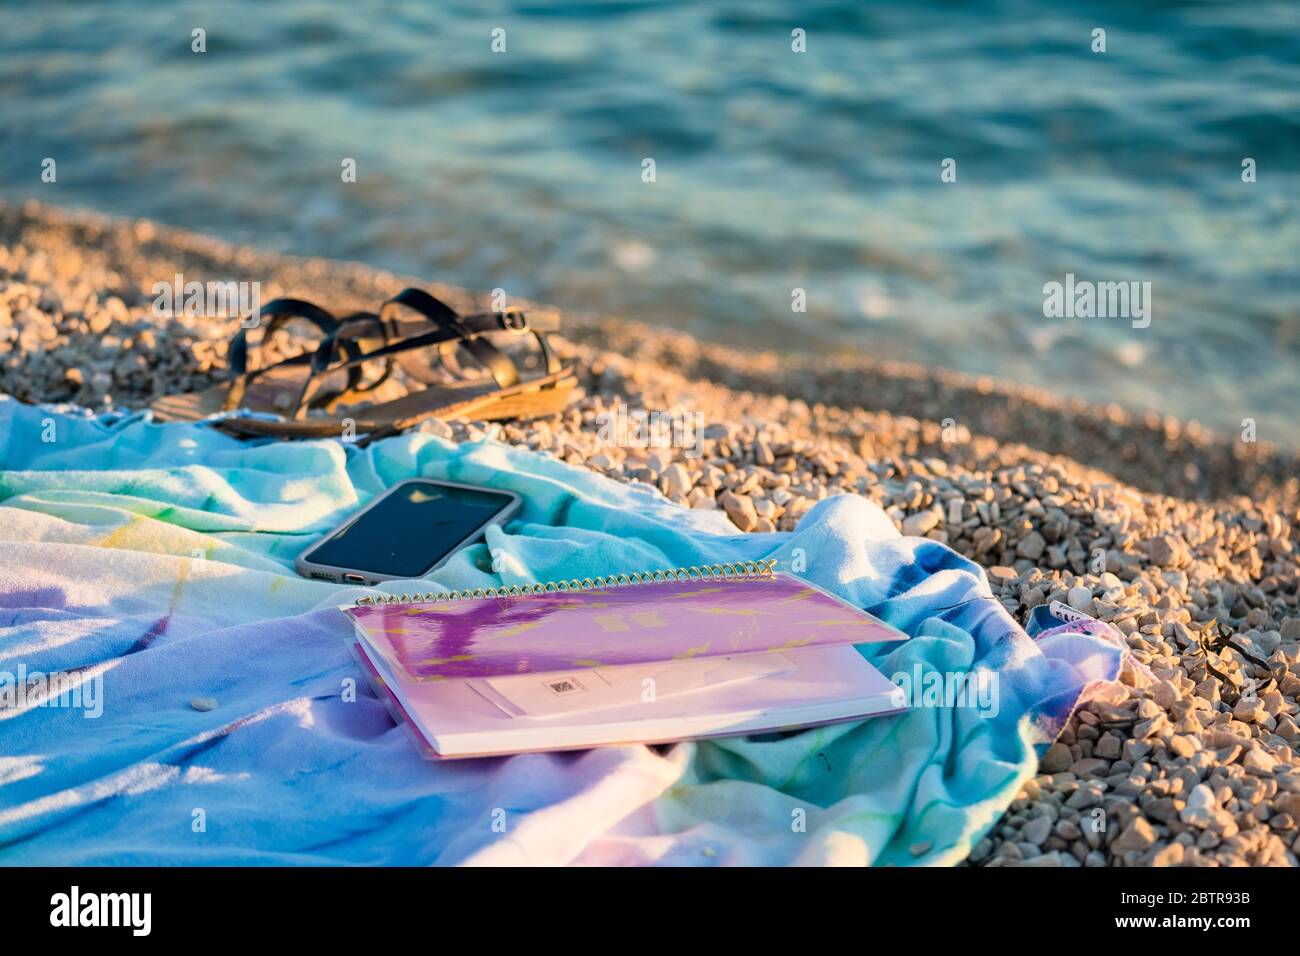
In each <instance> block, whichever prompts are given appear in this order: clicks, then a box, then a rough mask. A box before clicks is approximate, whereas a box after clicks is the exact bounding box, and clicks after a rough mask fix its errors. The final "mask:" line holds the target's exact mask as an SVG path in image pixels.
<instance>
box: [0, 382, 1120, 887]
mask: <svg viewBox="0 0 1300 956" xmlns="http://www.w3.org/2000/svg"><path fill="white" fill-rule="evenodd" d="M417 475H422V476H429V477H434V478H445V479H451V480H456V481H463V482H468V483H472V484H482V485H489V486H495V487H501V488H510V489H512V490H514V491H517V492H519V493H520V494H521V495H522V496H523V498H524V501H525V502H526V504H525V507H524V509H523V511H522V513H521V514H520V516H519V518H518V519H517V520H515V521H513V522H512V523H511V524H510V525H509V527H508V529H507V530H505V531H501V530H497V529H492V530H490V531H489V535H488V541H487V543H486V544H481V545H478V546H475V547H473V548H470V549H469V550H467V551H465V552H463V553H461V554H460V555H458V556H457V557H456V558H455V559H453V560H452V561H451V562H450V563H449V564H448V565H446V566H445V567H444V568H443V569H441V570H439V571H438V572H437V573H436V574H435V575H434V576H433V577H432V579H431V580H432V581H434V582H436V585H437V586H438V587H439V588H446V589H463V588H467V587H484V586H491V585H498V584H502V583H504V584H512V583H523V582H531V581H544V580H550V579H567V578H574V577H587V576H594V575H598V574H610V573H614V572H618V571H625V570H629V569H638V570H639V569H645V568H654V567H673V566H678V565H691V564H700V563H706V562H707V563H711V564H712V563H718V562H731V561H739V560H753V559H758V558H765V557H774V558H777V559H778V560H779V562H780V564H779V566H780V567H782V568H785V569H791V567H792V566H793V567H794V568H796V569H798V570H800V573H802V574H803V575H804V576H806V577H808V578H809V579H811V580H813V581H814V582H816V583H818V584H820V585H822V586H823V587H826V588H828V589H830V590H832V591H834V592H836V593H837V594H840V595H842V596H843V597H845V598H847V599H848V600H850V601H852V602H854V603H855V604H857V605H858V606H860V607H863V608H866V609H867V610H869V611H871V612H873V613H875V614H877V615H878V616H880V617H882V618H884V619H885V620H887V621H889V622H890V623H891V624H894V625H897V626H898V627H900V628H902V629H903V630H904V631H906V632H908V633H909V634H911V635H912V636H913V637H912V640H910V641H908V642H905V643H902V644H892V645H886V646H884V647H882V648H879V649H877V650H875V651H873V652H872V659H873V660H874V661H875V663H876V664H877V666H878V667H880V669H881V670H882V671H883V672H884V673H885V674H886V675H887V676H894V675H902V676H900V677H899V680H900V681H906V682H909V683H908V686H909V687H911V688H912V690H911V692H912V694H913V699H914V703H915V704H916V706H914V707H913V708H912V709H910V710H909V711H908V712H906V713H904V714H901V715H898V716H892V717H884V718H877V719H874V720H869V721H866V722H863V723H849V724H840V725H835V726H830V727H822V728H818V729H812V730H807V731H804V732H801V733H795V734H790V735H785V736H771V737H764V738H736V739H727V740H718V741H707V742H699V743H690V744H680V745H677V746H674V747H669V748H658V749H652V748H648V747H643V746H635V747H621V748H608V749H598V750H591V751H586V752H581V753H557V754H539V755H526V756H518V757H512V758H496V759H486V760H468V761H451V762H446V763H430V762H426V761H424V760H422V759H420V758H419V757H418V756H417V754H416V752H415V750H414V748H413V747H412V746H411V745H410V743H409V742H408V741H407V739H406V737H405V735H404V733H403V732H402V731H401V730H400V729H398V728H396V727H394V725H393V723H392V721H391V720H390V719H389V716H388V713H387V711H386V710H385V709H384V707H383V705H382V704H381V703H380V702H379V701H377V700H376V699H374V698H373V697H372V696H370V695H369V692H368V690H367V689H366V686H365V684H364V682H363V681H362V680H361V679H360V674H359V673H358V671H357V668H356V665H355V664H354V663H353V661H352V659H351V658H350V656H349V655H348V653H347V651H346V650H345V648H344V638H345V637H346V636H347V635H348V633H349V632H350V627H349V625H348V623H347V621H346V620H345V619H344V617H343V615H342V614H341V613H340V612H339V611H338V610H337V608H336V606H337V605H338V604H341V603H344V602H347V601H349V600H351V599H352V598H354V597H356V596H357V595H358V593H359V592H358V591H356V590H355V589H348V588H343V587H339V586H337V585H333V584H328V583H324V582H319V581H309V580H304V579H302V578H300V577H298V576H297V575H296V574H295V573H294V570H293V559H294V557H295V556H296V555H297V554H298V552H299V551H301V550H302V549H303V548H305V547H306V546H307V544H308V543H309V542H311V541H312V540H313V539H314V538H315V536H317V535H319V534H321V533H322V532H324V531H326V530H328V529H329V528H331V527H332V526H333V525H334V524H336V523H337V522H338V521H339V520H340V519H341V518H342V517H343V516H344V515H346V514H348V513H350V512H351V511H353V510H354V509H355V508H357V507H358V506H359V505H361V504H363V503H365V502H366V501H367V500H369V499H370V498H371V497H373V496H374V495H376V494H378V493H379V492H380V491H382V490H383V489H384V488H386V487H388V486H389V485H391V484H393V483H394V482H397V481H400V480H401V479H404V478H410V477H413V476H417ZM489 549H491V550H492V552H495V554H494V555H493V557H495V558H496V566H497V567H498V568H501V569H503V570H501V571H500V572H496V573H494V572H493V571H492V570H491V568H492V566H493V560H492V558H491V557H490V556H489ZM431 586H432V585H430V584H427V583H426V584H422V585H421V586H420V589H421V590H427V589H429V588H430V587H431ZM386 589H388V590H393V591H398V592H400V591H403V590H414V587H413V586H412V585H409V584H408V585H407V586H405V587H404V586H403V585H402V584H401V583H400V582H394V583H392V584H391V585H390V586H389V587H388V588H386ZM1100 630H1104V629H1099V631H1100ZM1122 653H1123V652H1122V649H1121V648H1120V647H1119V646H1117V645H1116V644H1115V643H1113V642H1112V641H1111V640H1108V638H1107V635H1106V634H1105V633H1094V634H1090V633H1069V632H1064V631H1061V632H1057V631H1049V632H1045V633H1044V634H1041V635H1039V637H1038V639H1037V640H1034V639H1031V638H1030V637H1029V636H1028V635H1027V634H1026V633H1025V631H1024V630H1023V629H1022V628H1021V627H1020V626H1019V625H1018V624H1017V623H1016V622H1015V621H1014V620H1013V619H1012V618H1011V617H1010V616H1009V615H1008V614H1007V613H1006V611H1005V610H1004V609H1003V608H1002V606H1001V605H1000V604H999V603H998V602H997V601H995V600H993V599H992V598H991V597H990V594H989V588H988V584H987V582H986V580H985V578H984V575H983V573H982V572H981V570H980V569H979V567H978V566H976V565H975V564H972V563H971V562H970V561H967V560H966V559H964V558H962V557H961V556H959V555H957V554H956V553H954V552H953V551H951V550H949V549H948V548H946V547H943V546H942V545H940V544H937V543H936V542H933V541H929V540H926V539H918V538H904V537H901V536H900V535H899V534H898V532H897V531H896V530H895V528H894V527H893V525H892V524H891V522H890V520H889V519H888V517H887V516H886V515H885V514H884V513H883V512H882V511H881V510H880V509H879V508H877V507H876V506H875V505H873V504H871V503H870V502H868V501H866V500H864V499H862V498H859V497H855V496H848V495H846V496H840V497H836V498H830V499H827V500H825V501H822V502H820V503H819V504H818V505H817V506H816V507H815V508H813V509H812V511H810V512H809V513H808V515H807V516H806V517H805V518H804V520H803V521H802V522H801V523H800V525H799V528H798V530H797V531H795V532H792V533H778V534H738V533H736V531H735V528H734V527H732V526H731V524H730V523H729V522H728V521H727V520H726V518H725V517H724V516H723V515H722V514H721V513H717V512H706V511H699V510H686V509H682V508H679V507H677V506H675V505H673V504H672V503H671V502H669V501H667V500H665V499H664V498H662V497H661V496H660V495H659V494H658V493H657V492H655V491H654V490H652V489H650V488H647V487H645V486H640V485H624V484H618V483H616V482H614V481H611V480H608V479H606V478H604V477H602V476H599V475H596V474H592V473H590V472H587V471H583V470H580V469H577V468H574V467H571V466H569V465H566V464H564V463H562V462H560V461H557V460H556V459H554V458H551V457H548V456H543V455H538V454H533V453H530V452H527V451H521V450H517V449H512V448H509V447H507V446H504V445H501V444H496V443H492V442H481V443H474V444H466V445H460V446H457V445H454V444H452V443H450V442H447V441H445V440H442V439H440V438H436V437H433V436H430V435H426V434H411V435H405V436H400V437H396V438H390V439H388V440H386V441H382V442H378V443H376V444H374V445H373V446H371V447H369V448H366V449H364V450H358V449H355V448H351V447H345V446H344V445H341V444H340V443H338V442H335V441H317V442H304V443H263V444H248V443H244V442H240V441H237V440H236V439H234V438H231V437H228V436H226V435H223V434H221V433H219V432H217V431H214V430H213V429H211V428H208V427H204V426H199V425H183V424H173V425H158V424H153V423H151V422H150V421H148V420H147V417H146V416H144V415H128V416H119V417H116V418H103V417H101V418H91V417H88V416H84V415H79V414H75V413H71V412H61V411H58V410H54V409H50V408H36V407H31V406H25V405H21V404H19V403H18V402H16V401H13V400H11V399H6V398H0V698H3V696H4V695H5V694H8V700H7V706H5V707H4V708H2V709H0V864H125V863H134V864H179V863H191V864H209V863H211V864H261V863H266V864H297V863H303V864H355V863H362V864H366V863H371V864H373V863H381V864H382V863H391V864H451V863H530V864H532V863H536V864H562V863H663V864H697V865H718V864H741V863H754V864H810V863H836V864H877V865H880V864H917V863H920V864H952V863H956V862H958V861H960V860H962V859H963V858H964V857H965V856H966V855H967V854H968V853H969V852H970V849H971V847H972V846H973V845H974V843H975V842H976V841H977V840H978V839H979V838H980V837H981V836H982V835H983V834H984V833H985V832H986V831H988V830H989V828H990V827H992V826H993V824H994V823H995V822H996V821H997V819H998V817H999V815H1000V814H1001V813H1002V812H1003V811H1004V810H1005V809H1006V807H1007V805H1008V804H1009V803H1010V802H1011V800H1012V798H1013V797H1014V796H1015V794H1016V792H1017V791H1018V790H1019V788H1020V786H1021V784H1023V783H1024V781H1025V780H1026V779H1028V778H1029V777H1030V776H1032V775H1033V773H1034V771H1035V768H1036V765H1037V755H1036V750H1035V748H1039V749H1041V748H1042V747H1043V746H1045V745H1046V743H1047V742H1049V741H1050V740H1051V738H1052V737H1053V736H1054V735H1055V734H1056V733H1057V731H1058V730H1059V729H1060V727H1061V725H1062V723H1063V721H1064V720H1065V719H1066V718H1067V717H1068V715H1069V713H1070V711H1071V710H1072V708H1073V707H1074V706H1075V704H1076V702H1077V701H1078V699H1079V696H1080V693H1081V691H1082V690H1083V689H1084V688H1085V687H1086V686H1087V685H1089V684H1091V683H1093V682H1096V681H1106V680H1110V679H1113V678H1114V677H1115V676H1116V673H1117V671H1118V669H1119V666H1120V663H1121V655H1122ZM6 675H8V677H6ZM19 675H22V677H23V681H24V683H23V687H24V688H25V690H33V691H34V692H33V693H26V692H24V693H23V694H21V695H20V694H18V686H19V685H18V677H19ZM39 675H51V676H49V677H45V678H42V677H41V676H39ZM954 681H963V682H964V686H965V687H966V688H968V689H970V688H976V689H979V688H985V689H987V688H993V693H992V696H989V694H988V693H975V694H971V695H967V696H968V699H966V700H965V701H964V703H965V705H964V706H948V705H947V702H946V701H944V700H943V699H942V697H943V695H942V693H936V694H934V695H930V696H927V695H926V693H925V689H926V688H927V687H928V688H931V689H938V688H943V687H953V686H959V685H958V684H955V683H954ZM41 687H45V688H46V689H47V691H48V693H50V694H57V696H55V697H53V699H52V701H51V700H50V699H48V698H46V699H43V698H42V697H41V696H40V693H39V689H40V688H41ZM51 702H53V703H57V704H60V705H65V706H50V703H51ZM958 703H962V701H958ZM206 708H210V709H206Z"/></svg>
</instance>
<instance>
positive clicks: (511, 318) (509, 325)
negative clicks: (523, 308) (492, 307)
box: [499, 309, 528, 335]
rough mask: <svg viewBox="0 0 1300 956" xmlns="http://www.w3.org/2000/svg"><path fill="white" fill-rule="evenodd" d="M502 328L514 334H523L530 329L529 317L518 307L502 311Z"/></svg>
mask: <svg viewBox="0 0 1300 956" xmlns="http://www.w3.org/2000/svg"><path fill="white" fill-rule="evenodd" d="M499 321H500V322H501V328H503V329H505V330H506V331H507V332H509V333H511V334H512V335H523V334H524V333H525V332H527V331H528V317H527V316H526V315H524V313H522V312H520V311H518V310H517V309H512V310H511V311H509V312H502V313H500V319H499Z"/></svg>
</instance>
